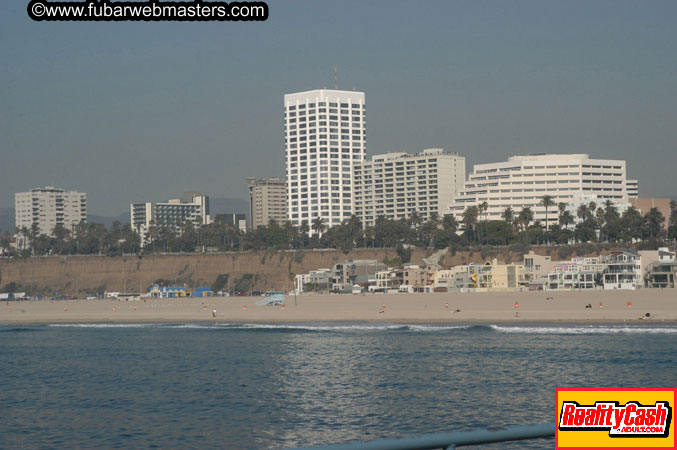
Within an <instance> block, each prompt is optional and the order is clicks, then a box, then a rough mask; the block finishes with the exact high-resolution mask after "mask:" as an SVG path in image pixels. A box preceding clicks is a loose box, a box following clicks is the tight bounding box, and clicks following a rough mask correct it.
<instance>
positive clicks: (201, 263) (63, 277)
mask: <svg viewBox="0 0 677 450" xmlns="http://www.w3.org/2000/svg"><path fill="white" fill-rule="evenodd" d="M534 250H535V251H536V252H537V253H542V254H545V253H546V252H549V251H550V250H549V249H546V248H538V249H534ZM433 252H434V251H433V249H412V254H411V261H412V262H420V261H421V260H422V259H423V258H426V257H428V256H430V255H432V254H433ZM490 253H491V254H484V252H481V251H479V250H474V251H473V250H466V251H457V252H455V253H454V254H453V255H452V253H450V252H447V253H445V254H444V255H443V256H442V257H441V258H440V261H439V262H440V265H441V266H443V267H449V266H453V265H457V264H465V263H468V262H482V261H485V260H487V259H488V258H491V257H496V258H498V259H499V260H501V261H505V262H511V261H521V260H522V253H521V252H517V251H509V250H508V249H506V248H503V249H500V250H499V249H496V248H494V249H492V251H491V252H490ZM553 256H554V255H553ZM397 257H398V255H397V252H396V250H395V249H392V248H391V249H359V250H353V251H351V252H349V253H347V254H344V253H342V252H340V251H338V250H296V251H261V252H242V253H236V252H232V253H206V254H163V255H142V256H137V255H125V256H115V257H110V256H78V255H72V256H46V257H32V258H0V290H2V291H6V290H7V289H6V288H7V287H8V285H10V286H13V287H15V289H14V290H15V291H20V292H27V293H28V294H29V295H37V294H40V295H45V296H52V295H55V294H56V292H57V291H58V293H59V294H58V295H66V296H74V295H96V294H97V293H98V294H102V293H103V292H116V291H117V292H140V291H146V290H147V289H148V287H149V286H150V285H151V284H153V283H155V282H158V281H161V282H165V283H167V284H177V285H186V287H188V288H194V287H197V286H214V285H216V287H217V288H219V289H224V290H226V289H231V290H240V291H249V290H259V291H266V290H270V289H283V290H291V289H292V287H293V278H294V275H296V274H302V273H308V272H309V271H311V270H315V269H320V268H330V267H331V266H332V265H333V264H335V263H337V262H342V261H346V260H349V259H353V260H355V259H375V260H378V261H381V262H383V261H384V260H386V259H387V260H389V261H392V260H395V259H397ZM12 283H13V284H12Z"/></svg>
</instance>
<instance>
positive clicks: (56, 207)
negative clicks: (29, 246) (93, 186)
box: [14, 186, 87, 235]
mask: <svg viewBox="0 0 677 450" xmlns="http://www.w3.org/2000/svg"><path fill="white" fill-rule="evenodd" d="M14 210H15V221H16V226H17V227H18V228H23V227H26V228H27V229H29V230H30V229H31V228H32V227H33V226H34V225H35V226H36V227H37V229H38V232H39V233H40V234H46V235H52V232H53V231H54V227H56V226H57V225H62V226H63V227H64V228H66V229H68V230H73V228H74V227H75V226H76V225H77V224H79V223H80V222H81V221H83V220H84V221H86V220H87V194H85V193H83V192H75V191H66V190H63V189H58V188H55V187H52V186H47V187H45V188H35V189H31V190H30V191H28V192H17V193H16V194H14Z"/></svg>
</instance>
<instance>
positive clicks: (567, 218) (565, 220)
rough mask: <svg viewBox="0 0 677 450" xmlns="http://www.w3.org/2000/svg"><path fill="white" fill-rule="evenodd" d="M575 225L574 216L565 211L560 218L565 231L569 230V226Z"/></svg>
mask: <svg viewBox="0 0 677 450" xmlns="http://www.w3.org/2000/svg"><path fill="white" fill-rule="evenodd" d="M570 223H574V216H572V215H571V213H570V212H569V211H564V212H563V213H562V214H560V216H559V224H560V226H561V225H564V228H565V229H567V230H568V229H569V224H570Z"/></svg>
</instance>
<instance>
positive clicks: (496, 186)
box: [449, 154, 628, 225]
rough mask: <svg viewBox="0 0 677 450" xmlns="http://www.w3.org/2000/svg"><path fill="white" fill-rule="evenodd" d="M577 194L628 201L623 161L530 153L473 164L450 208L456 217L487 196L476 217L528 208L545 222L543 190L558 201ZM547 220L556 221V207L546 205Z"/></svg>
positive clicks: (567, 200)
mask: <svg viewBox="0 0 677 450" xmlns="http://www.w3.org/2000/svg"><path fill="white" fill-rule="evenodd" d="M577 193H581V194H585V195H594V196H595V198H597V199H598V201H599V202H605V201H607V200H611V201H612V202H614V203H615V204H618V205H622V204H627V202H628V194H627V180H626V163H625V161H622V160H609V159H590V157H589V155H587V154H532V155H528V156H512V157H510V158H508V161H506V162H499V163H491V164H478V165H475V166H474V168H473V172H472V173H470V175H469V176H468V181H467V182H466V183H465V185H464V187H463V190H462V192H461V193H460V194H459V195H458V196H457V197H456V199H455V200H454V202H452V203H451V204H450V205H449V213H451V214H454V216H455V217H456V219H457V220H459V221H461V220H462V217H463V211H464V210H465V209H466V208H467V207H468V206H479V205H480V204H482V203H483V202H485V201H486V202H487V204H488V205H489V208H488V210H487V212H486V213H483V214H482V217H481V218H480V219H481V220H483V219H487V220H500V219H501V214H502V213H503V211H504V210H505V209H506V208H508V207H510V208H512V209H513V211H514V213H515V215H517V214H519V212H520V211H521V210H522V208H525V207H528V208H531V210H532V212H533V213H534V221H536V220H540V221H541V223H543V224H545V218H546V217H545V216H546V214H545V207H543V206H542V205H541V199H542V197H543V196H544V195H550V196H552V197H553V201H554V202H555V205H557V204H558V203H561V202H564V203H570V202H571V201H572V200H573V199H574V196H575V194H577ZM548 222H549V225H555V224H556V223H557V222H558V211H557V206H553V207H550V208H549V209H548Z"/></svg>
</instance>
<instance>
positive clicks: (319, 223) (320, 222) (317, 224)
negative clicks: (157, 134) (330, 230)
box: [313, 216, 325, 238]
mask: <svg viewBox="0 0 677 450" xmlns="http://www.w3.org/2000/svg"><path fill="white" fill-rule="evenodd" d="M324 229H325V225H324V219H323V218H322V217H320V216H317V217H315V218H314V219H313V231H314V232H315V233H316V234H317V237H318V238H320V237H322V232H323V231H324Z"/></svg>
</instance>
